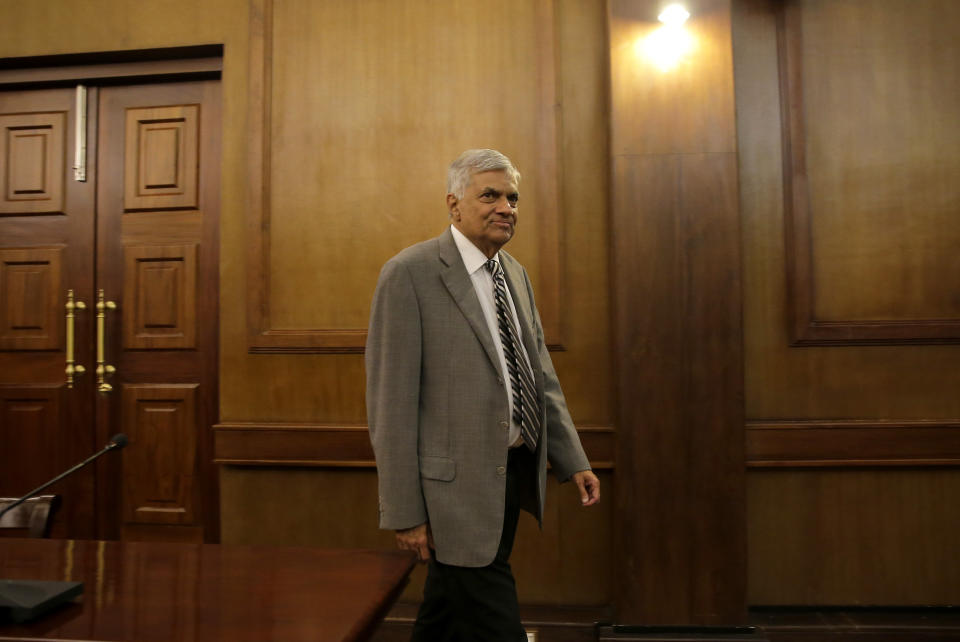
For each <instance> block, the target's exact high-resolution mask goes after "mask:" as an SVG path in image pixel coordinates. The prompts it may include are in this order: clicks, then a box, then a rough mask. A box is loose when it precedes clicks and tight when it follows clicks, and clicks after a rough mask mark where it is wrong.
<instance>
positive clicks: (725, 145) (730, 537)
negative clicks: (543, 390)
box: [610, 0, 747, 625]
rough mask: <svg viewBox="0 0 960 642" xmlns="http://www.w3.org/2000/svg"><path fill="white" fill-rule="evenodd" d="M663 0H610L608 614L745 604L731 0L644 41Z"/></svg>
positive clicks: (740, 615) (656, 618)
mask: <svg viewBox="0 0 960 642" xmlns="http://www.w3.org/2000/svg"><path fill="white" fill-rule="evenodd" d="M662 4H664V3H660V2H658V1H656V0H610V57H611V68H610V74H611V123H612V125H611V126H612V132H611V153H612V156H613V158H612V172H613V176H612V183H611V188H612V194H613V207H612V226H611V230H612V238H611V249H612V272H613V294H614V297H615V300H614V309H615V324H616V325H615V340H616V343H615V345H616V355H617V359H618V364H617V368H618V375H617V376H618V396H619V402H618V403H619V413H618V414H619V423H618V429H617V430H618V433H617V435H618V446H617V456H616V471H617V472H616V474H617V479H616V499H615V501H616V514H617V517H618V519H619V523H618V524H617V528H616V532H617V538H618V553H617V560H618V569H619V570H618V571H617V573H618V577H617V582H618V586H617V591H616V595H617V597H616V609H617V621H618V622H619V623H622V624H704V625H710V624H718V625H719V624H734V623H739V622H742V621H743V620H744V619H745V617H746V602H745V600H746V598H745V595H746V590H745V589H746V571H747V566H746V565H747V557H746V527H745V467H744V446H743V442H744V408H743V355H742V338H741V335H742V327H741V295H740V227H739V216H738V185H737V153H736V126H735V119H734V89H733V61H732V44H731V40H732V38H731V20H730V13H731V0H699V1H696V0H695V1H689V2H686V8H687V9H688V10H689V12H690V13H691V17H690V19H689V21H688V22H687V23H686V25H685V26H684V28H685V29H686V31H687V33H688V34H689V36H690V38H691V41H692V49H691V50H690V51H689V53H687V54H686V56H685V57H684V58H682V59H681V60H680V61H679V63H678V64H677V65H676V66H675V67H674V68H672V69H669V70H662V69H660V68H658V67H657V66H656V65H655V64H653V62H651V60H650V59H649V58H648V57H647V55H646V53H645V52H644V46H643V45H642V44H641V45H637V43H638V41H642V42H646V41H645V40H644V39H645V38H647V37H648V36H650V35H651V34H652V33H653V32H654V31H655V30H657V29H658V28H660V27H661V24H660V23H659V22H658V21H657V15H658V13H659V11H660V9H661V6H662Z"/></svg>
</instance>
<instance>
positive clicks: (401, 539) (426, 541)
mask: <svg viewBox="0 0 960 642" xmlns="http://www.w3.org/2000/svg"><path fill="white" fill-rule="evenodd" d="M397 546H399V547H400V548H402V549H403V550H405V551H413V552H414V553H416V554H417V558H418V559H419V560H420V561H421V562H426V561H428V560H429V559H430V549H431V548H433V533H431V532H430V524H428V523H424V524H420V525H419V526H414V527H413V528H408V529H406V530H402V531H397Z"/></svg>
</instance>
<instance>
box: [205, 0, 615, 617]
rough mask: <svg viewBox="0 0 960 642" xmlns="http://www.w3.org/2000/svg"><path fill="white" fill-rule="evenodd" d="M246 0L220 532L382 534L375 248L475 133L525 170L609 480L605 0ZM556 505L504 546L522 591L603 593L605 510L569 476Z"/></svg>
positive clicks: (575, 372) (579, 407)
mask: <svg viewBox="0 0 960 642" xmlns="http://www.w3.org/2000/svg"><path fill="white" fill-rule="evenodd" d="M250 6H251V31H250V33H251V58H250V64H249V68H250V89H251V93H250V101H251V102H250V112H249V113H250V115H249V119H248V123H249V125H250V129H249V131H248V135H249V137H250V150H251V154H250V159H251V164H250V167H249V172H250V173H249V182H250V191H249V192H248V194H249V206H248V208H247V209H246V211H245V217H246V222H245V223H246V228H245V244H244V247H243V254H242V255H238V256H235V258H236V259H238V261H239V263H237V264H232V263H230V264H228V266H227V267H226V271H227V272H228V273H229V275H230V277H233V278H235V279H236V280H232V279H231V278H230V277H225V279H224V300H223V307H224V308H225V309H228V310H233V311H239V312H242V311H245V312H246V314H236V315H224V324H223V331H224V335H223V345H224V350H223V368H222V371H221V373H222V380H221V381H222V383H221V409H222V421H221V424H220V425H219V426H218V428H217V434H216V443H217V446H216V450H217V459H218V461H219V462H220V463H222V464H223V465H224V468H223V473H222V478H221V484H222V502H221V504H222V510H223V524H222V527H223V541H225V542H232V543H242V542H254V541H256V542H264V541H268V542H275V543H284V542H296V543H310V544H314V545H319V546H348V545H355V546H385V547H392V546H394V544H393V541H392V535H391V534H390V533H380V532H378V531H377V529H376V519H375V516H376V511H375V504H376V497H375V488H376V475H375V470H374V467H373V461H372V453H371V451H370V447H369V440H368V437H367V433H366V426H365V409H364V371H363V357H362V350H363V344H364V341H365V329H366V325H367V317H368V314H369V304H370V298H371V296H372V294H373V290H374V287H375V285H376V279H377V275H378V273H379V270H380V267H381V265H382V264H383V263H384V262H385V261H386V260H387V259H388V258H389V257H391V256H392V255H394V254H395V253H397V252H398V251H400V250H401V249H403V248H404V247H406V246H408V245H410V244H412V243H414V242H417V241H419V240H423V239H426V238H430V237H433V236H436V235H437V234H439V233H440V232H441V231H442V230H443V229H444V228H445V226H446V225H447V224H448V217H447V215H446V208H445V205H444V203H445V201H444V197H445V194H446V189H445V176H446V166H447V165H448V164H449V162H450V161H451V160H452V159H453V158H455V157H456V156H457V155H458V154H459V153H460V152H461V151H463V150H464V149H467V148H470V147H494V148H498V149H500V150H501V151H503V152H505V153H506V154H507V155H508V156H510V157H511V159H512V160H513V161H514V162H515V163H516V164H517V166H518V167H519V169H520V171H521V173H522V174H523V180H522V181H521V193H522V205H521V208H520V223H519V229H518V235H517V238H516V239H515V240H514V241H513V242H511V244H510V246H509V248H508V250H509V251H510V252H511V253H512V254H514V255H515V256H517V257H518V258H519V259H520V260H521V261H522V262H523V263H524V264H525V265H526V266H527V268H528V270H529V272H530V274H531V279H532V281H533V283H534V287H535V290H536V294H537V297H538V306H539V307H540V311H541V316H542V317H543V319H544V325H545V330H546V334H547V340H548V343H549V344H550V345H551V346H552V348H553V350H554V360H555V364H556V366H557V369H558V371H559V375H560V379H561V381H562V382H563V384H564V388H565V391H566V394H567V398H568V401H569V403H570V407H571V411H572V413H573V415H574V418H575V420H576V421H577V422H578V423H579V424H580V425H581V427H582V434H583V440H584V443H585V446H586V448H587V450H588V453H589V455H590V457H591V460H592V461H593V462H594V464H595V466H596V467H597V468H599V469H601V471H606V472H603V473H602V474H603V475H604V478H605V482H606V484H607V487H608V489H609V488H611V487H612V485H613V482H612V477H611V475H610V473H609V471H610V470H611V469H612V467H613V459H614V457H613V438H614V431H613V422H612V416H611V415H612V400H611V398H612V391H611V388H610V386H611V378H612V376H611V373H610V346H609V341H610V336H609V328H608V318H609V314H608V308H609V304H608V300H607V298H608V279H607V260H608V259H607V253H606V236H607V226H606V224H607V223H606V216H607V192H606V179H607V174H606V167H607V160H606V147H605V145H604V141H605V139H606V110H607V106H606V90H605V80H604V79H605V71H604V70H605V55H606V42H605V30H604V21H605V17H604V13H603V9H604V7H603V6H602V5H597V4H595V3H584V2H575V1H572V0H564V1H559V0H557V1H542V0H536V1H529V2H513V1H506V0H504V1H503V2H498V3H494V4H493V5H490V4H489V3H488V4H480V3H453V4H451V3H435V2H425V1H424V2H412V3H372V2H355V3H333V2H330V3H317V2H292V1H288V0H273V1H270V0H264V1H259V0H258V1H255V2H252V3H251V5H250ZM505 42H508V43H509V46H503V44H504V43H505ZM233 249H234V250H236V249H237V248H233ZM226 251H227V250H226V248H225V252H226ZM228 261H229V260H228ZM228 281H232V284H230V285H228V284H227V282H228ZM371 493H373V495H371ZM551 501H552V504H553V506H552V508H551V510H552V511H554V512H552V513H551V517H550V518H549V524H546V525H545V528H544V531H543V533H542V534H536V533H534V532H532V531H531V529H530V524H526V525H525V526H524V527H523V530H524V534H523V535H521V537H520V539H519V541H518V545H517V546H518V548H517V551H518V552H517V555H518V557H517V559H518V560H523V561H520V562H517V564H516V566H517V575H518V583H519V587H520V594H521V599H522V600H523V601H524V602H525V603H537V604H566V605H576V606H598V605H604V604H608V603H609V602H610V601H611V600H612V595H611V580H610V577H611V574H612V572H613V566H612V563H611V560H610V546H609V541H610V538H611V537H612V531H611V527H612V512H611V511H610V507H609V506H606V507H604V508H601V509H600V510H597V511H584V510H581V509H580V507H579V505H578V502H577V498H576V497H575V495H574V494H573V492H572V491H571V489H570V488H567V487H563V488H560V489H553V490H551ZM264 524H269V527H266V528H265V527H264ZM534 530H535V529H534ZM586 533H590V534H591V537H589V538H587V537H584V535H585V534H586ZM544 569H550V570H549V571H545V570H544ZM422 579H423V578H422V577H421V576H420V575H418V576H416V577H415V580H414V582H413V583H412V584H411V587H410V588H408V590H407V593H406V596H405V599H409V600H416V599H418V596H419V592H420V590H421V589H422Z"/></svg>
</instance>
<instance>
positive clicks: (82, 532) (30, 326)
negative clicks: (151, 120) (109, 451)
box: [0, 89, 96, 537]
mask: <svg viewBox="0 0 960 642" xmlns="http://www.w3.org/2000/svg"><path fill="white" fill-rule="evenodd" d="M87 98H88V101H92V100H95V99H96V91H93V92H89V93H88V96H87ZM75 105H76V94H75V91H74V90H73V89H56V90H42V91H21V92H0V403H2V404H3V407H2V411H0V495H5V496H19V495H22V494H24V493H26V492H28V491H29V490H31V489H32V488H35V487H37V486H39V485H40V484H42V483H43V482H45V481H47V480H48V479H50V478H52V477H54V476H55V475H57V474H58V473H60V472H61V471H63V470H65V469H66V468H68V467H70V466H71V465H73V464H74V463H76V462H78V461H81V460H82V459H84V458H85V457H87V456H88V455H89V454H90V453H91V451H92V450H93V449H94V433H93V430H92V416H93V414H92V407H93V403H92V393H91V391H92V388H91V386H90V372H92V370H93V368H92V364H91V358H92V354H93V353H92V351H91V345H90V342H89V340H88V335H89V333H90V331H91V328H92V326H91V323H90V304H91V302H92V300H91V295H92V292H93V232H94V227H93V221H94V210H93V185H92V184H91V183H84V182H77V181H75V180H73V176H72V172H70V168H71V167H72V165H73V158H74V140H75V137H74V133H75V132H74V128H75V126H76V123H75V110H76V107H75ZM90 124H92V125H94V126H95V121H94V122H93V123H88V125H90ZM91 149H92V150H94V151H95V150H96V145H95V142H94V143H93V144H92V145H90V146H88V151H90V150H91ZM71 290H72V292H73V296H74V299H75V301H76V302H80V303H83V304H86V307H85V308H83V309H74V310H73V319H72V320H73V332H72V333H71V334H72V336H71V337H68V336H67V333H66V331H65V327H66V323H67V310H66V304H67V300H68V299H67V293H68V291H71ZM68 339H71V340H72V347H73V348H74V355H73V356H74V362H75V364H76V365H78V366H81V367H83V368H85V369H86V370H87V373H86V374H80V373H78V372H74V374H73V377H72V379H73V381H72V382H70V383H68V375H67V372H66V370H67V367H66V366H67V344H68ZM48 492H53V493H57V494H60V495H62V496H63V498H64V503H63V509H62V511H61V513H60V516H59V518H58V519H57V520H56V521H55V523H54V528H53V535H54V536H55V537H58V536H64V535H66V534H70V535H71V536H75V537H92V536H94V535H95V524H96V522H95V520H94V519H93V517H92V516H93V515H94V514H95V513H94V510H95V507H94V476H93V470H92V469H90V470H84V471H81V472H80V473H78V474H76V475H74V476H73V477H72V478H70V479H67V480H65V481H63V482H60V483H59V484H57V485H55V486H52V487H51V488H50V489H49V491H48Z"/></svg>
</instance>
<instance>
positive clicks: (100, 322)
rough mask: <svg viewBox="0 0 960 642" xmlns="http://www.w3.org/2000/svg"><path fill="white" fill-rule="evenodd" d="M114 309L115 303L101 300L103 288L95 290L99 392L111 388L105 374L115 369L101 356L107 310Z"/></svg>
mask: <svg viewBox="0 0 960 642" xmlns="http://www.w3.org/2000/svg"><path fill="white" fill-rule="evenodd" d="M116 309H117V304H116V303H114V302H113V301H104V300H103V288H100V289H99V290H97V390H98V391H99V392H110V391H111V390H113V386H111V385H110V384H109V383H107V375H108V374H113V373H114V372H116V371H117V369H116V368H114V367H113V366H111V365H107V363H106V359H105V358H104V356H103V353H104V347H103V344H104V341H105V338H104V335H105V332H106V330H105V327H106V325H107V310H116Z"/></svg>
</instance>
